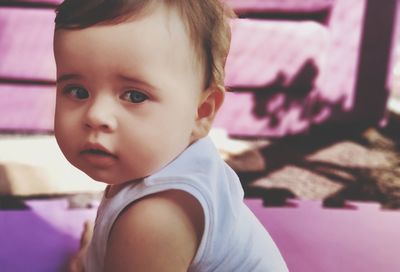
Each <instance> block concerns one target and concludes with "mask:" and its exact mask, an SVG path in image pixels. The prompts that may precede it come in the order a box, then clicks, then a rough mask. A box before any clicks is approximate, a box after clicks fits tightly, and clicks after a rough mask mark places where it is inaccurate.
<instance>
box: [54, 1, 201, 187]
mask: <svg viewBox="0 0 400 272" xmlns="http://www.w3.org/2000/svg"><path fill="white" fill-rule="evenodd" d="M54 53H55V58H56V64H57V101H56V115H55V134H56V138H57V141H58V143H59V145H60V147H61V150H62V151H63V153H64V154H65V156H66V158H67V159H68V160H69V161H70V162H71V163H72V164H73V165H75V166H76V167H78V168H79V169H81V170H82V171H84V172H85V173H86V174H88V175H89V176H90V177H92V178H94V179H96V180H100V181H103V182H106V183H108V184H120V183H122V182H125V181H128V180H132V179H137V178H141V177H145V176H147V175H149V174H151V173H153V172H154V171H157V170H159V169H160V168H162V167H163V166H165V165H166V164H168V162H170V161H171V160H173V159H174V158H175V157H176V156H177V155H179V153H181V152H182V151H183V150H184V149H185V148H186V147H187V146H188V145H189V144H190V142H191V140H192V139H191V134H192V131H193V128H194V126H195V120H196V118H197V107H198V104H199V101H200V100H201V96H202V88H203V72H202V69H201V66H200V64H199V63H197V62H196V61H195V60H196V54H195V51H194V48H193V47H192V45H191V43H190V40H189V37H188V34H187V33H186V31H185V26H184V23H183V22H182V19H181V18H180V17H179V16H178V14H177V12H175V11H174V10H167V8H165V7H164V6H162V5H160V6H159V7H157V8H156V9H155V10H154V11H152V12H150V13H149V14H146V15H144V16H140V17H138V18H135V19H131V20H128V21H125V22H123V23H120V24H116V25H115V24H114V25H101V26H97V25H96V26H93V27H89V28H86V29H82V30H57V31H56V33H55V38H54Z"/></svg>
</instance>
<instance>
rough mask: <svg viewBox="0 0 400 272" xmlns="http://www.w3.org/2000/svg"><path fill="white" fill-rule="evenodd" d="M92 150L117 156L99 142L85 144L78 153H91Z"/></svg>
mask: <svg viewBox="0 0 400 272" xmlns="http://www.w3.org/2000/svg"><path fill="white" fill-rule="evenodd" d="M92 152H100V153H103V154H105V155H108V156H112V157H115V158H117V156H116V155H115V154H113V153H112V152H111V151H110V150H108V149H107V148H105V147H104V146H103V145H101V144H99V143H87V144H85V145H84V146H83V148H82V150H81V152H80V153H81V154H85V153H92Z"/></svg>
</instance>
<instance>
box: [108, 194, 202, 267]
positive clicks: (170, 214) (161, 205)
mask: <svg viewBox="0 0 400 272" xmlns="http://www.w3.org/2000/svg"><path fill="white" fill-rule="evenodd" d="M203 229H204V215H203V211H202V208H201V205H200V204H199V202H198V201H197V200H196V199H194V198H193V197H192V196H190V195H189V194H187V193H185V192H183V191H177V190H171V191H166V192H162V193H158V194H154V195H151V196H149V197H146V198H144V199H141V200H139V201H138V202H135V203H134V204H132V205H131V206H130V207H129V208H127V209H126V210H125V211H124V212H123V213H122V214H121V215H120V217H119V218H118V219H117V221H116V222H115V224H114V226H113V229H112V231H111V234H110V238H109V241H108V246H107V253H106V258H105V271H109V272H111V271H121V272H123V271H138V272H141V271H145V272H152V271H157V272H159V271H174V272H176V271H187V270H188V268H189V266H190V264H191V262H192V260H193V258H194V256H195V254H196V251H197V248H198V246H199V244H200V240H201V237H202V234H203Z"/></svg>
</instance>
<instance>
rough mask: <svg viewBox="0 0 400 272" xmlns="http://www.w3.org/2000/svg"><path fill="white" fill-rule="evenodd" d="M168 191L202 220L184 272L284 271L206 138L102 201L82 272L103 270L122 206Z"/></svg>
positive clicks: (232, 175) (232, 174)
mask: <svg viewBox="0 0 400 272" xmlns="http://www.w3.org/2000/svg"><path fill="white" fill-rule="evenodd" d="M171 189H175V190H182V191H185V192H187V193H189V194H190V195H192V196H193V197H195V198H196V199H197V200H198V202H199V203H200V204H201V206H202V208H203V212H204V216H205V221H204V222H205V226H204V233H203V237H202V239H201V242H200V245H199V248H198V250H197V253H196V255H195V257H194V259H193V262H192V264H191V266H190V268H189V271H191V272H211V271H215V272H217V271H218V272H234V271H237V272H268V271H274V272H280V271H288V269H287V267H286V264H285V262H284V260H283V258H282V256H281V254H280V252H279V250H278V248H277V247H276V245H275V243H274V242H273V240H272V239H271V237H270V235H269V234H268V233H267V231H266V230H265V228H264V227H263V226H262V224H261V223H260V222H259V221H258V220H257V218H256V217H255V216H254V214H253V213H252V212H251V211H250V210H249V208H248V207H247V206H246V205H245V204H244V202H243V189H242V187H241V184H240V181H239V179H238V177H237V175H236V174H235V172H234V171H233V170H232V169H231V168H230V167H229V166H228V165H227V164H226V163H225V162H224V161H223V160H222V159H221V158H220V156H219V154H218V152H217V150H216V148H215V147H214V144H213V143H212V141H211V140H210V139H209V137H206V138H203V139H200V140H198V141H197V142H195V143H193V144H192V145H191V146H189V147H188V148H187V149H186V150H185V151H184V152H183V153H182V154H180V155H179V156H178V157H177V158H176V159H175V160H174V161H172V162H171V163H170V164H168V165H167V166H166V167H164V168H163V169H161V170H160V171H159V172H157V173H155V174H153V175H151V176H149V177H147V178H145V179H143V180H141V181H139V182H138V181H136V182H132V183H130V184H128V185H127V186H125V187H124V188H123V189H122V190H121V191H120V192H118V193H117V194H116V195H115V196H113V197H112V198H104V197H103V200H102V202H101V204H100V207H99V210H98V212H97V218H96V225H95V230H94V234H93V239H92V241H91V244H90V246H89V251H88V255H87V258H86V263H85V266H86V267H85V268H86V270H85V271H86V272H101V271H103V262H104V257H105V253H106V247H107V240H108V237H109V234H110V230H111V227H112V225H113V224H114V222H115V220H116V219H117V217H118V215H119V214H120V213H121V212H122V210H123V209H124V208H125V207H127V206H128V205H129V204H131V203H132V202H133V201H135V200H138V199H140V198H142V197H144V196H147V195H150V194H154V193H157V192H161V191H166V190H171Z"/></svg>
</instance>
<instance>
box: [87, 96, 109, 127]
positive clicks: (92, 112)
mask: <svg viewBox="0 0 400 272" xmlns="http://www.w3.org/2000/svg"><path fill="white" fill-rule="evenodd" d="M85 127H86V128H90V129H93V130H99V131H103V132H112V131H114V130H115V129H116V128H117V120H116V116H115V113H114V110H113V105H112V103H111V101H108V100H107V99H104V98H98V99H94V100H93V101H92V103H91V104H89V106H88V110H87V111H86V116H85Z"/></svg>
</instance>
